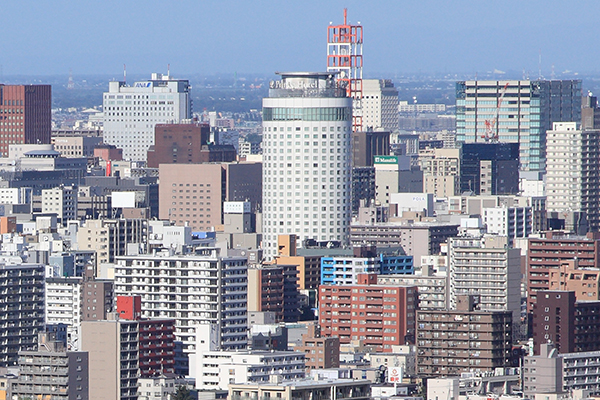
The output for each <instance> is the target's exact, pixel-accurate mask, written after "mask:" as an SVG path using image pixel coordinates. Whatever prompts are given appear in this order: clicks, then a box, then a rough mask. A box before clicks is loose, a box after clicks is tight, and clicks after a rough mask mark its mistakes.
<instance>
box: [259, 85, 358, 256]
mask: <svg viewBox="0 0 600 400" xmlns="http://www.w3.org/2000/svg"><path fill="white" fill-rule="evenodd" d="M281 75H282V79H281V80H280V81H273V82H271V89H270V91H269V97H267V98H265V99H263V129H264V133H263V221H264V223H263V247H264V249H265V256H266V257H268V258H272V257H273V256H275V255H276V254H277V235H281V234H296V235H297V236H298V239H299V240H298V243H300V244H301V243H302V241H303V240H304V239H315V240H318V241H340V242H341V243H342V244H347V243H348V227H349V224H350V216H351V200H350V191H351V179H350V171H351V148H350V144H351V135H352V101H351V99H349V98H347V97H345V93H346V92H345V89H344V88H341V87H339V86H338V85H337V83H336V82H335V81H334V80H333V75H330V74H326V73H290V74H288V73H282V74H281Z"/></svg>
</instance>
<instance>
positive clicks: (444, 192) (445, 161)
mask: <svg viewBox="0 0 600 400" xmlns="http://www.w3.org/2000/svg"><path fill="white" fill-rule="evenodd" d="M460 152H461V150H460V149H428V150H424V151H421V152H420V153H419V161H420V163H421V170H422V171H423V192H424V193H433V195H434V196H435V197H449V196H456V195H458V194H460V157H461V154H460Z"/></svg>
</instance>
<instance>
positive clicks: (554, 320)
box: [532, 290, 600, 354]
mask: <svg viewBox="0 0 600 400" xmlns="http://www.w3.org/2000/svg"><path fill="white" fill-rule="evenodd" d="M532 326H533V329H532V332H533V344H534V352H535V354H540V345H542V344H544V343H548V342H552V343H554V344H555V345H556V348H557V349H558V350H559V352H560V353H575V352H582V351H597V350H600V301H597V300H596V301H578V299H577V298H576V294H575V292H573V291H563V290H541V291H539V292H538V296H537V301H536V303H535V304H534V307H533V316H532Z"/></svg>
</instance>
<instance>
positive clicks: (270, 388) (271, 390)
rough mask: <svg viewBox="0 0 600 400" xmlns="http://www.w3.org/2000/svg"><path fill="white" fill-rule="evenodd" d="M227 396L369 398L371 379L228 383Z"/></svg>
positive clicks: (238, 398)
mask: <svg viewBox="0 0 600 400" xmlns="http://www.w3.org/2000/svg"><path fill="white" fill-rule="evenodd" d="M227 398H228V399H230V400H243V399H247V398H256V399H265V398H277V399H281V400H293V399H321V400H337V399H348V400H368V399H370V398H371V382H370V381H368V380H366V379H328V380H314V379H310V380H295V381H285V382H283V381H279V380H277V379H276V378H275V379H273V381H272V382H266V383H246V384H231V385H229V395H228V396H227Z"/></svg>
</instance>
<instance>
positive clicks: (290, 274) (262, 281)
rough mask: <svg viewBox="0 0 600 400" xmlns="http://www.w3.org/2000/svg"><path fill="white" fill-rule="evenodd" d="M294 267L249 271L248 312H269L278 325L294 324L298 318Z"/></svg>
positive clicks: (261, 267)
mask: <svg viewBox="0 0 600 400" xmlns="http://www.w3.org/2000/svg"><path fill="white" fill-rule="evenodd" d="M297 275H298V271H297V270H296V266H295V265H281V264H266V265H260V266H257V267H255V268H248V311H263V312H267V311H271V312H274V313H275V320H276V321H277V322H297V321H298V317H299V315H300V311H299V309H300V304H299V297H298V296H299V293H298V277H297Z"/></svg>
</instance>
